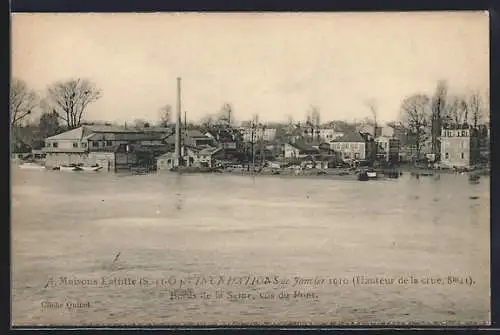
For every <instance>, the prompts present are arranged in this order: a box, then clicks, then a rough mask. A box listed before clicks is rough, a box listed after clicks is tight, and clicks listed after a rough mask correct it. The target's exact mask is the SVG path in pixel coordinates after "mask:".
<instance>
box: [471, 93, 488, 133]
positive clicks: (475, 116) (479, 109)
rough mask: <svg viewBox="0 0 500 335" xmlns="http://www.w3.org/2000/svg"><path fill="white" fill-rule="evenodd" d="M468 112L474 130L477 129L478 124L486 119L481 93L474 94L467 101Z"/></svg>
mask: <svg viewBox="0 0 500 335" xmlns="http://www.w3.org/2000/svg"><path fill="white" fill-rule="evenodd" d="M467 110H468V111H469V115H468V117H469V118H470V123H471V124H472V125H473V126H474V128H477V126H478V123H480V122H481V121H482V120H483V117H484V105H483V100H482V99H481V95H480V94H479V92H473V93H472V94H471V95H470V96H469V98H468V99H467Z"/></svg>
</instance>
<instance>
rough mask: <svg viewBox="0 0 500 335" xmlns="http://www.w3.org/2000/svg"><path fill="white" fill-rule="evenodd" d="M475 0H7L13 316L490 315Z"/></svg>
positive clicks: (124, 319)
mask: <svg viewBox="0 0 500 335" xmlns="http://www.w3.org/2000/svg"><path fill="white" fill-rule="evenodd" d="M489 52H490V50H489V15H488V12H486V11H456V12H452V11H449V12H447V11H440V12H324V13H319V12H318V13H306V12H304V13H299V12H296V13H293V12H289V13H285V12H282V13H278V12H275V13H271V12H267V13H258V12H245V13H243V12H233V13H229V12H227V13H223V12H219V13H215V12H214V13H208V12H206V13H202V12H189V13H188V12H182V13H181V12H179V13H174V12H170V13H166V12H164V13H13V14H12V15H11V80H10V138H11V144H10V151H11V155H10V156H11V157H10V169H11V186H10V196H11V222H10V225H11V326H12V327H53V326H76V327H100V326H101V327H102V326H134V327H142V326H155V327H189V326H207V327H208V326H210V327H218V326H274V325H279V326H309V325H313V326H327V327H328V326H330V327H332V326H350V325H366V326H373V325H378V326H398V325H401V326H407V325H410V326H422V325H426V326H440V327H442V326H464V325H481V326H483V325H484V326H487V325H490V324H491V311H490V296H491V295H490V286H491V282H490V149H491V145H490V143H491V142H490V87H489V80H490V63H489V59H490V56H489Z"/></svg>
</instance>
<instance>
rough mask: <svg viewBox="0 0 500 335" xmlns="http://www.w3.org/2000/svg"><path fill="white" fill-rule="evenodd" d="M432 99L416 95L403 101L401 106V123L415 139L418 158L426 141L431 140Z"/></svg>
mask: <svg viewBox="0 0 500 335" xmlns="http://www.w3.org/2000/svg"><path fill="white" fill-rule="evenodd" d="M429 102H430V99H429V97H427V96H426V95H423V94H415V95H412V96H410V97H408V98H406V99H404V100H403V103H402V104H401V121H402V125H404V127H405V128H406V131H407V132H408V133H407V134H408V135H410V136H412V138H413V139H414V144H415V149H416V153H417V157H420V152H421V150H422V147H423V146H424V143H425V141H426V140H427V139H428V138H429V129H428V128H429V125H430V119H431V117H430V106H429Z"/></svg>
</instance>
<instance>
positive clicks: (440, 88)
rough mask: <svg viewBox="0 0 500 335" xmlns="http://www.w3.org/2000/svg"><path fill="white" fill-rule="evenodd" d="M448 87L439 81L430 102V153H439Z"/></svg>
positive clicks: (442, 81)
mask: <svg viewBox="0 0 500 335" xmlns="http://www.w3.org/2000/svg"><path fill="white" fill-rule="evenodd" d="M447 93H448V86H447V83H446V81H444V80H440V81H439V82H438V84H437V87H436V91H435V92H434V96H433V97H432V101H431V104H432V106H431V108H432V117H431V127H432V129H431V135H432V152H433V153H437V154H440V153H441V141H440V136H441V128H442V126H443V118H445V117H446V95H447Z"/></svg>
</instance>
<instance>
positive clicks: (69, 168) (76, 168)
mask: <svg viewBox="0 0 500 335" xmlns="http://www.w3.org/2000/svg"><path fill="white" fill-rule="evenodd" d="M59 170H60V171H83V169H82V168H81V167H80V166H76V165H61V166H60V167H59Z"/></svg>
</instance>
